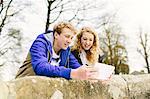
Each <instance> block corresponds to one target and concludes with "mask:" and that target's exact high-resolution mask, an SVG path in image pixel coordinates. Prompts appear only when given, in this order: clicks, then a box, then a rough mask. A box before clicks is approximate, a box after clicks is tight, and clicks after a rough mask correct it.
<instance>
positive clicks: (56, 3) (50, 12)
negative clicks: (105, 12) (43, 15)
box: [45, 0, 96, 31]
mask: <svg viewBox="0 0 150 99" xmlns="http://www.w3.org/2000/svg"><path fill="white" fill-rule="evenodd" d="M81 1H84V0H47V19H46V27H45V31H47V30H48V27H49V26H50V24H52V23H54V22H55V21H57V20H58V19H59V18H60V17H61V16H62V15H64V14H65V15H66V16H70V17H69V18H68V19H67V21H72V20H74V19H75V20H77V21H78V22H79V23H80V22H81V21H84V20H86V18H85V17H84V18H83V17H79V15H80V14H81V13H82V12H84V11H87V10H90V9H94V8H96V7H95V5H94V4H93V3H92V2H82V3H81ZM74 5H77V6H74ZM67 12H72V13H73V14H71V15H70V14H69V13H68V14H69V15H68V14H67Z"/></svg>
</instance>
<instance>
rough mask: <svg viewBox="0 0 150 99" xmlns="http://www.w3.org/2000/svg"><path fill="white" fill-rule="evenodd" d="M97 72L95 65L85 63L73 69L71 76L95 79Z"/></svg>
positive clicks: (73, 77) (81, 78)
mask: <svg viewBox="0 0 150 99" xmlns="http://www.w3.org/2000/svg"><path fill="white" fill-rule="evenodd" d="M96 73H97V72H96V70H95V68H94V67H93V66H85V65H83V66H81V67H79V68H77V69H72V70H71V75H70V76H71V78H72V79H80V80H90V79H93V77H94V75H95V74H96Z"/></svg>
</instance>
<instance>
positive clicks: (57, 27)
mask: <svg viewBox="0 0 150 99" xmlns="http://www.w3.org/2000/svg"><path fill="white" fill-rule="evenodd" d="M64 28H67V29H70V30H71V31H73V32H74V34H76V33H77V30H76V29H75V27H74V26H73V25H72V24H71V23H69V22H59V23H58V24H56V25H55V26H54V28H53V30H54V33H55V32H57V33H58V34H61V32H62V30H63V29H64Z"/></svg>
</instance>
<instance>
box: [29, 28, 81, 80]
mask: <svg viewBox="0 0 150 99" xmlns="http://www.w3.org/2000/svg"><path fill="white" fill-rule="evenodd" d="M53 39H54V37H53V31H48V32H47V33H43V34H40V35H39V36H38V37H37V38H36V40H35V41H34V42H33V44H32V46H31V48H30V55H31V63H32V67H33V70H34V72H35V73H36V75H41V76H48V77H63V78H66V79H70V72H71V69H76V68H78V67H79V66H80V64H79V63H78V61H77V59H76V58H75V57H74V55H73V54H72V53H71V52H70V48H69V47H68V48H67V49H66V50H63V49H62V50H61V51H60V59H61V61H60V63H59V65H60V66H53V65H51V64H50V62H51V57H52V54H53V53H52V46H53ZM48 53H50V54H49V55H50V59H48ZM48 60H49V61H48ZM66 67H67V68H66Z"/></svg>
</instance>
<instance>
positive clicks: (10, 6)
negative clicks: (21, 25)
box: [0, 0, 26, 34]
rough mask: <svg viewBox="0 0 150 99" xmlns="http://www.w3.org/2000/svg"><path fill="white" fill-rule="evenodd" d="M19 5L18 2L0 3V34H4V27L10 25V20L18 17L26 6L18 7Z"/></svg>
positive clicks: (10, 0)
mask: <svg viewBox="0 0 150 99" xmlns="http://www.w3.org/2000/svg"><path fill="white" fill-rule="evenodd" d="M18 5H19V3H18V2H17V1H16V0H1V2H0V34H1V32H2V29H3V27H4V26H5V25H6V24H8V23H9V21H10V18H12V17H14V16H15V15H17V14H18V13H19V12H20V11H21V10H23V8H24V7H25V6H26V4H23V3H22V5H21V6H20V5H19V6H18Z"/></svg>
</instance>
